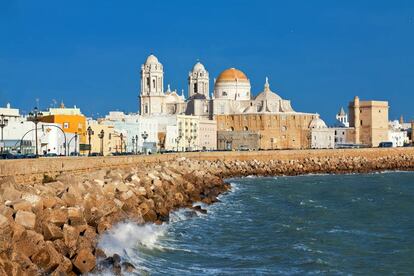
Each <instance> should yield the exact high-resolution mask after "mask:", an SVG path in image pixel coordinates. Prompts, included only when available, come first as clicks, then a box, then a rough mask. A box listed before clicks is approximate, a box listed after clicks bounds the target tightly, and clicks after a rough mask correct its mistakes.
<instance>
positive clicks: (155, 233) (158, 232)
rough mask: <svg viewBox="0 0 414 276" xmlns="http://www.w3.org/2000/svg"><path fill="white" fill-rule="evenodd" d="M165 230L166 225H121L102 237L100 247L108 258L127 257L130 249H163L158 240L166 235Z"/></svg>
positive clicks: (129, 223) (130, 223)
mask: <svg viewBox="0 0 414 276" xmlns="http://www.w3.org/2000/svg"><path fill="white" fill-rule="evenodd" d="M165 230H166V226H165V225H155V224H145V225H137V224H136V223H132V222H124V223H119V224H117V225H115V226H114V227H113V228H112V229H110V230H109V231H107V232H106V233H105V234H103V235H102V237H101V239H100V241H99V243H98V247H99V248H101V249H102V250H104V252H105V254H106V255H108V256H109V255H113V254H118V255H120V256H125V255H126V254H127V251H128V250H129V249H132V248H136V247H145V248H148V249H155V248H157V249H162V248H161V246H160V245H159V243H158V240H159V238H160V237H161V236H163V235H164V233H165Z"/></svg>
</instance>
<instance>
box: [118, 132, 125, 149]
mask: <svg viewBox="0 0 414 276" xmlns="http://www.w3.org/2000/svg"><path fill="white" fill-rule="evenodd" d="M119 137H120V138H121V153H122V148H123V146H122V145H123V142H124V134H122V133H121V134H120V135H119Z"/></svg>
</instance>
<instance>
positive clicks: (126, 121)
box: [101, 112, 158, 152]
mask: <svg viewBox="0 0 414 276" xmlns="http://www.w3.org/2000/svg"><path fill="white" fill-rule="evenodd" d="M101 123H102V124H105V125H111V126H113V127H114V129H115V132H116V133H118V134H119V135H120V134H121V133H122V135H123V143H124V145H125V146H126V151H127V152H135V151H136V150H138V151H139V152H142V150H143V144H144V142H153V143H156V144H158V120H156V119H154V118H152V117H144V116H140V115H137V114H132V115H126V114H124V113H123V112H110V113H109V115H107V116H106V117H105V119H104V120H102V121H101ZM144 137H146V139H144ZM123 150H124V149H123Z"/></svg>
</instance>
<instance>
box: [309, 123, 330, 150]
mask: <svg viewBox="0 0 414 276" xmlns="http://www.w3.org/2000/svg"><path fill="white" fill-rule="evenodd" d="M309 128H310V129H311V148H312V149H333V148H334V147H335V129H333V128H328V127H327V126H326V124H325V122H324V121H323V120H322V119H321V118H319V117H317V118H315V119H313V120H312V121H311V123H310V125H309Z"/></svg>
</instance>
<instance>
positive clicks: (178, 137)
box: [163, 115, 217, 151]
mask: <svg viewBox="0 0 414 276" xmlns="http://www.w3.org/2000/svg"><path fill="white" fill-rule="evenodd" d="M175 118H176V122H175V123H173V124H170V125H168V126H166V135H165V145H164V147H163V149H165V150H169V151H170V150H173V151H194V150H215V149H217V124H216V121H213V120H208V119H206V118H204V117H202V116H191V115H176V117H175Z"/></svg>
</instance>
